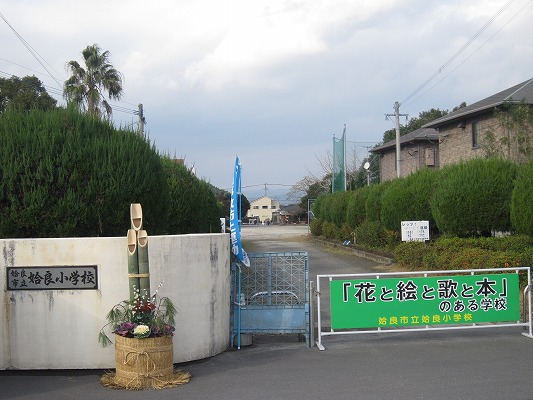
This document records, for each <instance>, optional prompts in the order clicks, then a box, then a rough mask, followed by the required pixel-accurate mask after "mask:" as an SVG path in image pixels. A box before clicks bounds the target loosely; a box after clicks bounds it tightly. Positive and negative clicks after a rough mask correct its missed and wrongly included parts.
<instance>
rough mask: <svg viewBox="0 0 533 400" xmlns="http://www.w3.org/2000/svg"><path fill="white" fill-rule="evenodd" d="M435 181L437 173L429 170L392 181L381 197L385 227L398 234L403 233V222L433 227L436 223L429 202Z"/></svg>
mask: <svg viewBox="0 0 533 400" xmlns="http://www.w3.org/2000/svg"><path fill="white" fill-rule="evenodd" d="M435 181H436V172H435V171H434V170H430V169H428V168H424V169H421V170H419V171H417V172H416V173H414V174H411V175H409V176H408V177H406V178H400V179H395V180H394V181H392V182H391V183H390V184H389V186H388V187H387V188H386V189H385V191H384V192H383V195H382V197H381V222H382V223H383V225H384V226H385V227H386V228H387V229H390V230H393V231H396V232H401V222H402V221H429V225H430V227H433V226H434V225H435V222H434V219H433V216H432V215H431V209H430V207H429V201H430V198H431V196H432V194H433V190H434V186H435Z"/></svg>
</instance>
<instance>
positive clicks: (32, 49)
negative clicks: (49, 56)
mask: <svg viewBox="0 0 533 400" xmlns="http://www.w3.org/2000/svg"><path fill="white" fill-rule="evenodd" d="M0 18H2V19H3V20H4V22H5V23H6V24H7V26H9V28H11V30H12V31H13V33H14V34H15V35H16V36H17V37H18V38H19V40H20V41H21V43H22V44H23V45H24V47H26V49H28V51H29V52H30V53H31V55H32V56H33V57H34V58H35V59H36V60H37V62H38V63H39V64H41V67H43V68H44V70H45V71H46V72H48V75H49V76H50V78H52V79H53V80H54V81H55V83H57V86H58V87H59V88H61V84H60V83H59V82H58V81H57V79H56V78H55V76H54V75H53V74H52V73H51V72H50V71H49V70H48V68H46V65H44V63H43V61H44V62H45V63H46V64H48V62H46V60H45V59H44V58H43V57H42V56H41V55H40V54H39V53H37V51H36V50H35V49H34V48H33V47H31V45H30V44H29V43H28V42H27V41H26V40H25V39H24V38H23V37H22V36H21V35H20V34H19V33H18V32H17V31H16V30H15V28H13V26H12V25H11V24H10V23H9V22H8V21H7V19H6V18H5V17H4V15H3V14H2V13H1V12H0ZM41 60H42V61H41ZM48 66H50V68H52V69H53V67H52V66H51V65H50V64H48ZM56 72H57V71H56Z"/></svg>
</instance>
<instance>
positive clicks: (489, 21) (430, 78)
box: [400, 0, 514, 105]
mask: <svg viewBox="0 0 533 400" xmlns="http://www.w3.org/2000/svg"><path fill="white" fill-rule="evenodd" d="M513 1H514V0H509V1H508V2H507V3H506V4H504V5H503V6H502V7H501V8H500V9H499V10H498V11H497V12H496V13H495V14H494V15H493V16H492V17H491V18H490V19H489V20H488V21H487V22H486V23H485V25H483V26H482V27H481V28H480V29H479V30H478V31H477V32H476V33H475V34H474V35H473V36H472V37H471V38H470V39H469V40H468V42H466V43H465V44H464V45H463V46H462V47H461V48H460V49H459V50H457V51H456V52H455V54H454V55H453V56H451V57H450V58H449V59H448V60H447V61H446V62H445V63H444V64H443V65H442V66H441V67H440V68H439V69H438V70H437V71H435V72H434V73H433V75H431V76H430V77H429V78H428V79H426V80H425V81H424V82H423V83H422V84H421V85H420V86H419V87H417V88H416V89H415V90H414V91H413V92H412V93H411V94H409V96H407V97H406V98H405V99H404V100H403V101H401V102H400V104H401V105H405V104H404V103H406V102H407V101H409V100H410V99H411V98H413V97H414V96H415V95H416V94H418V93H419V92H420V91H421V90H422V89H424V88H425V87H426V86H427V85H428V84H429V83H430V82H431V81H432V80H433V79H435V78H436V77H437V76H438V75H439V74H441V73H442V71H443V70H444V69H446V68H447V67H448V66H449V65H450V64H451V63H452V62H453V61H455V60H456V59H457V57H459V56H460V55H461V53H463V52H464V51H465V50H466V49H467V48H468V47H470V45H471V44H472V43H473V42H474V41H475V40H476V39H477V38H478V37H479V36H480V35H481V34H482V33H483V32H484V31H485V30H486V29H487V28H488V27H489V26H490V25H492V23H493V22H494V21H495V20H496V18H498V17H499V16H500V15H501V14H502V13H503V12H504V11H505V10H506V9H507V8H509V6H510V5H511V4H512V3H513ZM508 22H509V21H508ZM508 22H507V23H508ZM507 23H506V24H507ZM504 26H505V25H504ZM500 29H501V28H500ZM492 37H493V36H491V37H490V38H489V40H490V39H491V38H492ZM478 50H479V49H478ZM476 51H477V50H476ZM470 57H471V56H470ZM470 57H468V58H467V60H468V59H469V58H470ZM465 61H466V60H465ZM463 63H464V61H463ZM460 65H461V64H460ZM453 71H455V69H454V70H453ZM453 71H452V72H453ZM439 82H440V81H439ZM433 87H434V86H433ZM417 98H418V97H417ZM411 103H412V102H411ZM411 103H409V104H411Z"/></svg>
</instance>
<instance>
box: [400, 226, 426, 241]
mask: <svg viewBox="0 0 533 400" xmlns="http://www.w3.org/2000/svg"><path fill="white" fill-rule="evenodd" d="M426 240H429V221H402V242H411V241H419V242H424V241H426Z"/></svg>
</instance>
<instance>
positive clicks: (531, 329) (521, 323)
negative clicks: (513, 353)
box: [316, 267, 533, 350]
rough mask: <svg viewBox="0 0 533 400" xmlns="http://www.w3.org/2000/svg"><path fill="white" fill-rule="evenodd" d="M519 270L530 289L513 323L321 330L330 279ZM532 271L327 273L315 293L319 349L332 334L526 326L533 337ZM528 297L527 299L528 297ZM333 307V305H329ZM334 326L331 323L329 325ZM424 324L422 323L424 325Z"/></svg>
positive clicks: (473, 272) (495, 270) (505, 270)
mask: <svg viewBox="0 0 533 400" xmlns="http://www.w3.org/2000/svg"><path fill="white" fill-rule="evenodd" d="M520 271H523V272H527V286H526V289H525V290H524V295H523V299H524V302H523V305H522V307H523V308H524V312H523V318H522V321H517V322H514V323H508V322H502V323H498V322H491V323H486V324H479V323H471V324H465V323H462V324H460V325H459V324H455V325H452V324H450V325H431V324H425V325H423V327H405V328H400V327H399V328H382V327H377V328H375V329H364V328H363V329H361V328H357V329H343V330H337V331H336V330H334V329H332V328H330V330H329V331H323V329H322V310H321V291H320V287H321V286H320V280H321V279H327V280H328V281H329V282H330V288H329V289H330V290H331V282H332V281H333V280H339V279H347V278H351V279H375V280H379V279H385V278H403V277H424V278H427V277H432V276H434V277H438V276H450V275H480V274H482V273H516V274H518V273H519V272H520ZM530 289H531V270H530V267H518V268H489V269H469V270H444V271H420V272H415V271H413V272H389V273H364V274H325V275H317V280H316V291H317V323H318V340H317V341H316V346H317V347H318V348H319V349H320V350H325V348H324V346H323V345H322V337H323V336H331V335H353V334H360V333H393V332H420V331H432V330H460V329H481V328H496V327H509V326H522V327H526V328H527V330H528V333H523V335H524V336H527V337H529V338H533V324H532V320H531V315H532V294H531V290H530ZM526 297H527V298H526ZM526 302H527V314H528V317H527V318H526V315H525V314H526V311H525V310H526ZM330 307H331V305H330ZM330 325H331V324H330ZM421 325H422V324H421Z"/></svg>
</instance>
